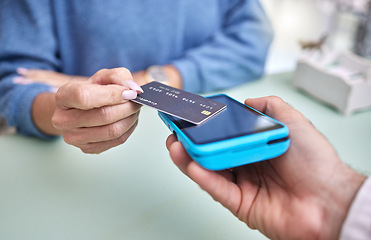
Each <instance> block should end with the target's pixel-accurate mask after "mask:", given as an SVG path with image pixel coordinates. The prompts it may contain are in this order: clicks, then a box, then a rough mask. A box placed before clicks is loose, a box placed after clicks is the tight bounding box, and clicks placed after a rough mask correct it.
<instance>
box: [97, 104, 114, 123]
mask: <svg viewBox="0 0 371 240" xmlns="http://www.w3.org/2000/svg"><path fill="white" fill-rule="evenodd" d="M110 109H111V108H109V107H101V108H98V113H97V115H98V116H97V117H98V119H100V121H101V122H102V123H110V122H111V121H112V119H113V112H112V111H111V110H110Z"/></svg>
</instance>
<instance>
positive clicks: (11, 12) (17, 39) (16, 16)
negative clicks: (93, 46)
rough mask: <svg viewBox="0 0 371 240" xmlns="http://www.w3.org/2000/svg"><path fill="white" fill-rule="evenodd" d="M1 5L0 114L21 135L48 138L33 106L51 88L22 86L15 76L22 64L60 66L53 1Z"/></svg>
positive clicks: (26, 0)
mask: <svg viewBox="0 0 371 240" xmlns="http://www.w3.org/2000/svg"><path fill="white" fill-rule="evenodd" d="M0 5H1V6H0V43H1V44H0V116H2V117H4V118H5V119H6V122H7V124H8V125H9V126H13V127H16V129H17V131H18V132H19V133H21V134H24V135H29V136H36V137H39V138H45V139H49V138H50V137H49V136H47V135H45V134H43V133H42V132H40V131H39V130H38V129H37V128H36V126H35V124H34V123H33V120H32V116H31V108H32V103H33V101H34V99H35V97H36V96H37V95H39V94H40V93H42V92H47V91H50V87H49V86H48V85H45V84H27V85H19V84H15V83H14V82H13V78H14V77H17V74H16V70H17V68H19V67H24V68H38V69H49V70H54V71H57V70H58V69H59V60H58V58H57V55H58V53H57V43H56V38H55V36H54V35H55V31H54V29H53V23H52V14H51V6H50V1H48V0H40V1H32V0H11V1H10V0H9V1H8V0H6V1H2V3H1V4H0Z"/></svg>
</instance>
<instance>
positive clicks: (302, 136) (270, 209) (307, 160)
mask: <svg viewBox="0 0 371 240" xmlns="http://www.w3.org/2000/svg"><path fill="white" fill-rule="evenodd" d="M245 103H246V104H247V105H249V106H252V107H253V108H255V109H257V110H258V111H261V112H264V113H266V114H267V115H269V116H271V117H273V118H275V119H277V120H279V121H281V122H282V123H284V124H286V125H287V127H288V128H289V131H290V139H291V146H290V148H289V149H288V151H287V152H286V153H285V154H284V155H282V156H280V157H278V158H275V159H271V160H266V161H262V162H258V163H254V164H249V165H245V166H241V167H238V168H234V169H232V170H224V171H219V172H213V171H209V170H206V169H204V168H202V167H201V166H200V165H198V164H197V163H196V162H194V161H193V160H192V159H191V158H190V157H189V155H188V154H187V152H186V151H185V149H184V148H183V146H182V145H181V143H180V142H178V141H176V138H175V137H174V136H173V135H171V136H170V137H169V138H168V140H167V143H166V145H167V148H168V150H169V151H170V156H171V158H172V159H173V161H174V163H175V164H176V165H177V166H178V167H179V169H180V170H181V171H182V172H183V173H184V174H186V175H187V176H188V177H190V178H191V179H192V180H193V181H195V182H196V183H198V184H199V185H200V187H201V188H202V189H204V190H205V191H207V192H208V193H209V194H210V195H211V196H212V197H213V198H214V199H215V200H216V201H218V202H220V203H221V204H222V205H223V206H225V207H226V208H228V209H229V210H230V211H231V212H232V213H233V214H234V215H235V216H236V217H238V218H239V219H240V220H241V221H243V222H245V223H246V224H247V225H248V226H249V227H250V228H253V229H258V230H259V231H261V232H262V233H263V234H265V235H266V236H267V237H269V238H271V239H287V240H289V239H327V240H329V239H337V238H338V237H339V234H340V230H341V226H342V224H343V222H344V220H345V217H346V215H347V212H348V210H349V207H350V204H351V202H352V200H353V198H354V197H355V195H356V193H357V191H358V189H359V188H360V186H361V184H362V183H363V181H364V180H365V177H363V176H361V175H360V174H357V173H356V172H354V171H353V170H351V169H350V168H348V167H347V166H346V165H345V164H343V163H342V162H341V160H340V159H339V157H338V155H337V154H336V152H335V150H334V149H333V147H332V146H331V145H330V143H329V142H328V141H327V140H326V139H325V138H324V137H323V136H322V135H321V134H320V133H319V132H318V131H317V130H316V129H315V128H314V127H313V125H312V124H311V123H310V122H308V121H307V120H306V119H305V118H304V116H303V115H302V114H300V113H299V112H298V111H296V110H295V109H293V108H292V107H290V106H289V105H288V104H286V103H285V102H283V101H282V100H281V99H279V98H277V97H265V98H259V99H247V100H246V101H245ZM226 161H227V159H226Z"/></svg>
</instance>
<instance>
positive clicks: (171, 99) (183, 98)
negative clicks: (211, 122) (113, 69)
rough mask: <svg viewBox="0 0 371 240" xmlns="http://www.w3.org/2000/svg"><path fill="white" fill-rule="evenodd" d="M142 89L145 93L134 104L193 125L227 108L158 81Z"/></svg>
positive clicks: (134, 100)
mask: <svg viewBox="0 0 371 240" xmlns="http://www.w3.org/2000/svg"><path fill="white" fill-rule="evenodd" d="M141 87H142V89H143V90H144V92H143V93H141V94H139V95H138V97H137V98H136V99H133V100H132V101H133V102H136V103H139V104H142V105H147V106H150V107H153V108H155V109H157V110H158V111H161V112H164V113H167V114H169V115H172V116H174V117H178V118H180V119H183V120H185V121H188V122H191V123H193V124H201V123H203V122H204V121H206V120H207V119H210V118H211V117H213V116H215V115H216V114H218V113H219V112H221V111H223V110H224V109H225V108H226V105H225V104H223V103H220V102H217V101H214V100H211V99H208V98H205V97H202V96H200V95H197V94H193V93H189V92H186V91H183V90H180V89H177V88H173V87H170V86H167V85H165V84H162V83H160V82H156V81H153V82H150V83H147V84H146V85H143V86H141Z"/></svg>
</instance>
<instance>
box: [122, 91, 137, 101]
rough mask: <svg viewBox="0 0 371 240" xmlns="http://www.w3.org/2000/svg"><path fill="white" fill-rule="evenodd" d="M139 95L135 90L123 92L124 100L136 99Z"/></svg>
mask: <svg viewBox="0 0 371 240" xmlns="http://www.w3.org/2000/svg"><path fill="white" fill-rule="evenodd" d="M137 95H138V94H137V92H136V91H135V90H125V91H123V92H122V98H123V99H135V98H136V97H137Z"/></svg>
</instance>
